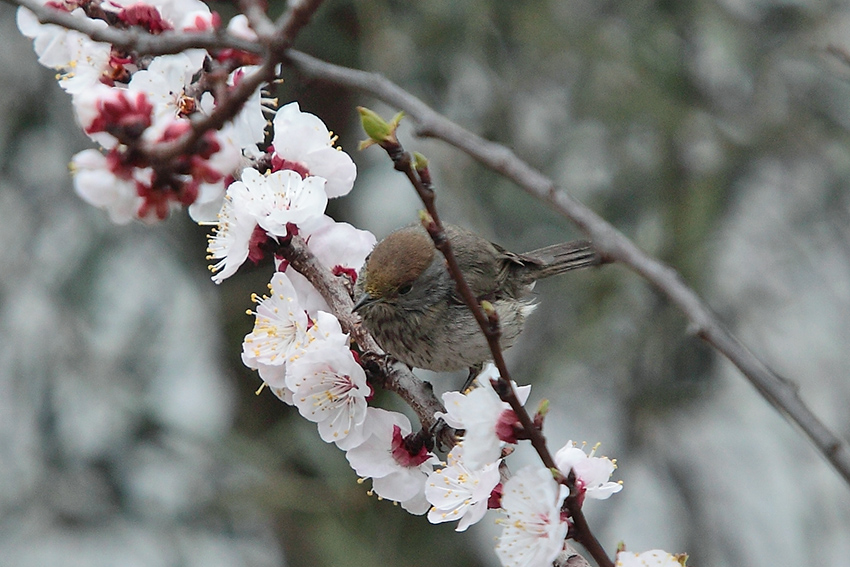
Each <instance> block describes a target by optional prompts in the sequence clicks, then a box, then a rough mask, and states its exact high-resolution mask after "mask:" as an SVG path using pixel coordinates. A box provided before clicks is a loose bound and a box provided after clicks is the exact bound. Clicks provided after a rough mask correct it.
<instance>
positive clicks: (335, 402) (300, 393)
mask: <svg viewBox="0 0 850 567" xmlns="http://www.w3.org/2000/svg"><path fill="white" fill-rule="evenodd" d="M286 385H287V387H288V388H289V389H290V390H291V391H292V392H293V403H294V404H295V407H297V408H298V411H299V413H300V414H301V415H302V416H303V417H305V418H306V419H308V420H310V421H312V422H314V423H316V424H318V427H319V435H320V436H321V437H322V440H323V441H325V442H326V443H336V444H337V445H338V446H339V447H340V448H342V449H346V448H349V444H352V443H354V442H356V441H355V440H356V439H357V437H358V435H357V434H358V433H359V431H360V430H361V428H362V427H363V423H364V422H365V420H366V398H368V397H369V396H370V395H371V392H372V390H371V388H370V387H369V384H367V383H366V373H365V372H364V371H363V368H361V366H360V365H359V364H357V362H356V361H355V360H354V356H352V354H351V351H350V350H348V347H347V345H333V344H331V345H330V346H325V347H323V348H318V349H315V350H312V351H309V352H306V353H305V354H304V355H303V356H300V357H298V358H296V359H295V360H293V361H292V362H291V363H290V364H289V365H288V367H287V371H286ZM351 446H353V444H352V445H351Z"/></svg>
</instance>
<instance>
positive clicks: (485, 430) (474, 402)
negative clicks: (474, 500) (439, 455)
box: [437, 364, 531, 469]
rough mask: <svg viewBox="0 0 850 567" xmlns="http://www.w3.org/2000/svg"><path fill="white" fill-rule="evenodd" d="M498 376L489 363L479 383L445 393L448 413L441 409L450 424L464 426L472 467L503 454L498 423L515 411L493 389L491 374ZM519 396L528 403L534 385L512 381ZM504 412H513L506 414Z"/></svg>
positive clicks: (465, 444)
mask: <svg viewBox="0 0 850 567" xmlns="http://www.w3.org/2000/svg"><path fill="white" fill-rule="evenodd" d="M497 376H498V371H497V370H496V367H495V366H493V364H489V365H488V366H487V367H486V368H485V369H484V370H483V371H482V372H481V374H479V375H478V377H477V378H476V384H477V387H476V388H474V389H472V391H470V392H468V393H466V394H461V393H460V392H446V393H445V394H443V404H444V405H445V406H446V413H438V414H437V416H438V417H442V418H443V419H445V421H446V423H448V424H449V425H450V426H451V427H454V428H456V429H464V430H465V431H466V432H465V433H464V436H463V441H462V443H463V445H464V447H465V453H464V460H465V461H466V465H467V466H468V467H470V468H472V469H479V468H482V467H483V466H484V465H486V464H488V463H493V462H495V461H496V460H498V459H499V457H500V456H501V454H502V447H504V445H505V440H504V439H503V438H502V437H501V436H500V435H499V433H500V432H499V430H498V429H497V426H498V425H499V423H500V420H501V419H504V418H505V417H508V416H510V415H512V414H513V411H512V410H511V409H510V405H508V404H507V403H506V402H503V401H502V400H501V399H500V398H499V395H498V394H497V393H496V391H495V390H493V386H492V384H491V383H490V379H491V378H495V377H497ZM513 386H514V389H515V390H516V393H517V398H519V401H520V402H521V403H525V401H526V400H527V399H528V395H529V394H530V393H531V386H522V387H517V386H516V384H513ZM505 412H511V413H510V414H506V413H505Z"/></svg>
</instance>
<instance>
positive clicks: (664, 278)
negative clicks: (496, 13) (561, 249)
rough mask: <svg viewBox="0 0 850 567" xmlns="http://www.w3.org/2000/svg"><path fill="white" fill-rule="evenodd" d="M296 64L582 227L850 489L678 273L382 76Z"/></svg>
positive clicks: (829, 451) (804, 410) (823, 443)
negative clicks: (390, 112)
mask: <svg viewBox="0 0 850 567" xmlns="http://www.w3.org/2000/svg"><path fill="white" fill-rule="evenodd" d="M287 60H288V62H289V64H290V65H291V66H292V67H294V68H295V69H296V70H297V71H299V72H300V73H302V74H303V75H305V76H307V77H310V78H312V79H319V80H323V81H327V82H330V83H334V84H336V85H340V86H344V87H348V88H352V89H357V90H360V91H363V92H365V93H368V94H371V95H372V96H374V97H376V98H378V99H379V100H382V101H384V102H386V103H388V104H390V105H393V106H395V107H397V108H399V109H401V110H403V111H404V112H405V113H406V114H407V115H409V116H410V117H411V118H412V119H413V120H414V121H415V122H416V124H417V128H416V133H417V134H418V135H420V136H424V137H430V138H437V139H440V140H443V141H445V142H447V143H448V144H450V145H452V146H454V147H456V148H458V149H459V150H461V151H463V152H464V153H466V154H468V155H470V156H472V157H473V158H475V159H476V160H478V161H479V162H480V163H482V164H483V165H485V166H486V167H489V168H490V169H492V170H494V171H497V172H499V173H501V174H502V175H504V176H505V177H508V178H509V179H511V180H513V181H514V182H515V183H516V184H517V185H519V186H520V187H521V188H522V189H523V190H525V191H526V192H527V193H529V194H530V195H532V196H533V197H535V198H537V199H539V200H541V201H543V202H545V203H547V204H548V205H549V206H550V207H551V208H552V209H554V210H555V211H557V212H558V213H560V214H561V215H562V216H564V217H565V218H567V219H569V220H571V221H572V222H573V223H575V224H576V226H578V227H579V228H580V229H581V230H582V231H583V232H584V233H585V234H587V236H589V237H590V238H591V239H592V240H593V242H594V246H595V247H596V248H597V249H598V250H599V251H600V253H601V254H603V256H604V257H605V259H606V261H616V262H620V263H622V264H623V265H625V266H628V267H629V268H630V269H631V270H633V271H634V272H636V273H637V274H639V275H640V276H642V277H643V278H644V279H646V280H647V281H648V282H650V283H651V284H652V285H653V286H655V287H656V288H657V289H658V290H659V291H660V292H661V293H662V294H664V295H665V296H666V297H667V298H668V299H670V301H671V302H672V303H673V304H675V305H676V306H677V307H678V308H679V309H680V310H681V311H682V312H683V313H684V314H685V316H686V317H687V318H688V319H689V321H690V322H691V330H692V332H693V333H694V334H695V335H697V336H698V337H700V338H701V339H703V340H704V341H706V342H707V343H708V344H710V345H711V346H712V347H714V348H715V349H716V350H717V351H718V352H720V353H721V354H722V355H723V356H725V357H726V358H727V359H728V360H729V361H731V362H732V363H733V364H734V365H735V366H736V367H738V369H739V370H740V371H741V372H742V373H743V374H744V376H745V377H746V378H747V379H748V380H749V381H750V383H751V384H752V385H753V386H754V387H755V388H756V389H757V390H758V391H759V392H760V393H761V394H762V396H763V397H764V398H765V399H766V400H767V401H768V402H769V403H770V404H771V405H773V406H774V407H775V408H776V409H777V410H779V412H780V413H782V414H783V415H784V416H786V418H787V419H789V421H791V422H792V423H795V424H796V425H797V426H799V427H800V429H802V430H803V432H804V433H805V435H806V436H807V437H808V438H809V439H810V440H811V441H812V443H814V445H815V446H816V447H817V449H818V450H819V451H820V452H821V453H823V455H824V456H825V457H826V458H827V460H828V461H829V462H830V463H831V464H832V466H833V467H834V468H835V470H837V471H838V473H839V474H840V475H841V476H842V477H843V478H844V480H845V481H846V482H848V483H850V448H848V445H847V443H846V442H845V441H843V440H842V439H841V438H839V437H838V436H837V435H835V434H834V433H833V432H832V431H830V430H829V429H828V428H827V427H826V426H825V425H824V424H823V423H822V422H821V421H820V419H818V417H817V416H815V414H814V413H813V412H812V411H811V410H810V409H809V408H808V407H807V406H806V404H805V403H804V402H803V400H802V399H801V398H800V396H799V394H798V391H797V390H798V389H797V387H796V385H794V384H793V383H791V382H789V381H787V380H785V379H783V378H782V377H780V376H779V375H778V374H776V373H775V372H774V371H773V370H771V369H770V368H769V367H768V366H767V364H765V363H764V362H763V361H762V360H760V359H759V358H758V357H757V356H755V355H754V354H753V353H752V352H750V351H749V350H748V349H747V348H746V347H745V346H744V345H743V343H741V341H740V340H739V339H738V338H737V337H736V336H735V335H734V334H732V333H731V332H730V331H729V330H728V329H727V328H726V327H725V326H724V325H723V324H722V323H721V322H720V320H719V319H718V318H717V317H716V316H715V315H714V313H712V312H711V310H710V309H709V308H708V306H707V305H706V304H705V303H704V302H703V301H702V299H701V298H700V297H699V296H698V295H697V293H696V292H695V291H694V290H693V289H691V288H690V287H688V285H687V284H685V282H684V281H683V280H682V278H681V276H680V275H679V273H678V272H676V270H674V269H673V268H671V267H670V266H667V265H666V264H664V263H663V262H661V261H659V260H657V259H656V258H653V257H652V256H650V255H649V254H647V253H645V252H644V251H642V250H641V249H640V248H638V247H637V245H635V244H634V243H633V242H632V241H631V240H629V239H628V238H627V237H626V236H625V235H623V234H622V233H621V232H620V231H618V230H617V229H616V228H614V226H612V225H611V224H610V223H608V222H607V221H606V220H604V219H603V218H602V217H600V216H599V215H597V214H596V213H595V212H593V211H592V210H591V209H590V208H588V207H587V206H585V205H584V204H583V203H581V202H579V201H578V200H577V199H575V198H574V197H572V196H571V195H569V194H568V193H567V192H566V191H564V190H562V189H560V188H558V187H557V185H556V184H555V183H554V181H552V180H551V179H549V178H548V177H546V176H545V175H543V174H542V173H541V172H539V171H537V170H536V169H534V168H532V167H531V166H530V165H529V164H527V163H526V162H524V161H523V160H521V159H520V158H519V157H517V156H516V154H514V152H512V151H511V150H510V149H508V148H506V147H505V146H502V145H500V144H496V143H494V142H490V141H488V140H485V139H483V138H481V137H480V136H477V135H475V134H473V133H472V132H469V131H468V130H466V129H464V128H462V127H461V126H459V125H457V124H455V123H454V122H452V121H450V120H449V119H447V118H445V117H444V116H442V115H441V114H439V113H437V112H436V111H434V110H433V109H432V108H430V107H429V106H428V105H427V104H425V103H424V102H422V101H421V100H420V99H418V98H416V97H415V96H413V95H412V94H410V93H408V92H407V91H405V90H404V89H402V88H401V87H399V86H398V85H396V84H394V83H393V82H391V81H389V80H387V79H386V78H385V77H383V76H382V75H379V74H377V73H370V72H366V71H360V70H357V69H351V68H347V67H342V66H339V65H334V64H331V63H327V62H325V61H322V60H320V59H316V58H315V57H311V56H309V55H307V54H305V53H301V52H299V51H296V50H292V49H290V50H289V51H288V52H287Z"/></svg>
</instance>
